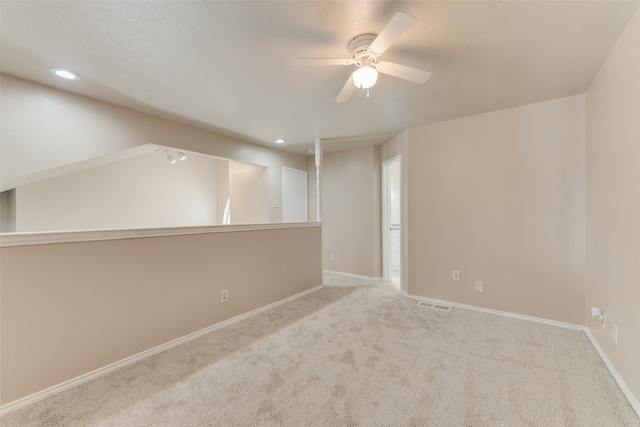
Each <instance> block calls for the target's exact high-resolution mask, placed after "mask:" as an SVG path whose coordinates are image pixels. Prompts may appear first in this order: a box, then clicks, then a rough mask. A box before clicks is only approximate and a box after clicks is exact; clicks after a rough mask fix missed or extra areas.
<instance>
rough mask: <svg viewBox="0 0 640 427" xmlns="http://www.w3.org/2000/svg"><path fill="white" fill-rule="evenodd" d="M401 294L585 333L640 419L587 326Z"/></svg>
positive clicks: (633, 400) (637, 408)
mask: <svg viewBox="0 0 640 427" xmlns="http://www.w3.org/2000/svg"><path fill="white" fill-rule="evenodd" d="M401 294H402V295H404V296H405V297H407V298H411V299H415V300H418V301H428V302H431V303H435V304H445V305H450V306H452V307H458V308H462V309H466V310H473V311H479V312H482V313H489V314H495V315H497V316H504V317H512V318H515V319H521V320H528V321H530V322H537V323H544V324H547V325H551V326H557V327H559V328H565V329H572V330H575V331H582V332H584V334H585V335H586V336H587V338H588V339H589V341H590V342H591V345H592V346H593V348H594V349H595V350H596V352H597V353H598V355H599V356H600V358H601V359H602V361H603V362H604V364H605V366H606V367H607V369H608V370H609V372H610V373H611V375H612V376H613V379H615V381H616V383H618V386H619V387H620V389H621V390H622V393H623V394H624V396H625V397H626V398H627V400H628V401H629V404H630V405H631V407H632V408H633V410H634V411H635V412H636V414H638V416H639V417H640V404H639V403H638V400H637V399H636V397H635V396H634V395H633V393H632V392H631V390H630V389H629V387H627V384H626V383H625V382H624V380H623V379H622V377H621V376H620V374H619V373H618V371H617V370H616V368H615V367H614V366H613V363H611V360H609V358H608V357H607V355H606V354H605V352H604V350H603V349H602V347H600V344H598V341H597V340H596V339H595V337H594V336H593V334H591V331H590V330H589V328H587V327H586V326H582V325H576V324H574V323H567V322H560V321H557V320H550V319H544V318H541V317H534V316H526V315H523V314H517V313H511V312H508V311H499V310H493V309H490V308H484V307H478V306H475V305H467V304H460V303H456V302H451V301H445V300H439V299H435V298H426V297H421V296H417V295H411V294H409V293H407V292H405V291H401Z"/></svg>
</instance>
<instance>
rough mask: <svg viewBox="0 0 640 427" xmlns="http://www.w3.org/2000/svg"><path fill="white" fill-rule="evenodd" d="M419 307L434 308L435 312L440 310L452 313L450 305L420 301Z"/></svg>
mask: <svg viewBox="0 0 640 427" xmlns="http://www.w3.org/2000/svg"><path fill="white" fill-rule="evenodd" d="M418 306H420V307H427V308H432V309H434V310H440V311H451V306H450V305H444V304H434V303H432V302H427V301H418Z"/></svg>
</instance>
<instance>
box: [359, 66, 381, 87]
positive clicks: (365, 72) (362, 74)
mask: <svg viewBox="0 0 640 427" xmlns="http://www.w3.org/2000/svg"><path fill="white" fill-rule="evenodd" d="M377 81H378V71H376V69H375V68H373V67H370V66H368V65H365V66H362V67H360V68H358V69H357V70H356V71H355V72H354V73H353V84H355V85H356V87H357V88H360V89H369V88H370V87H372V86H373V85H375V84H376V82H377Z"/></svg>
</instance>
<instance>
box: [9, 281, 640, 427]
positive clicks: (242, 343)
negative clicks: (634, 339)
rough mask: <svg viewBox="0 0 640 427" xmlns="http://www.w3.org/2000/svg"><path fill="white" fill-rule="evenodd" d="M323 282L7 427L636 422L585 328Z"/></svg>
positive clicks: (33, 409)
mask: <svg viewBox="0 0 640 427" xmlns="http://www.w3.org/2000/svg"><path fill="white" fill-rule="evenodd" d="M326 283H327V286H325V288H324V289H322V290H320V291H317V292H314V293H312V294H309V295H305V296H303V297H301V298H298V299H296V300H294V301H292V302H289V303H287V304H284V305H281V306H278V307H276V308H273V309H271V310H269V311H267V312H264V313H262V314H260V315H257V316H254V317H252V318H250V319H247V320H244V321H242V322H238V323H235V324H233V325H230V326H228V327H226V328H224V329H221V330H218V331H215V332H213V333H211V334H208V335H206V336H203V337H201V338H199V339H197V340H194V341H191V342H189V343H187V344H185V345H182V346H180V347H176V348H174V349H172V350H169V351H166V352H164V353H161V354H158V355H156V356H153V357H150V358H148V359H145V360H144V361H142V362H139V363H136V364H134V365H130V366H128V367H126V368H123V369H122V370H120V371H117V372H114V373H112V374H110V375H107V376H104V377H101V378H98V379H96V380H94V381H91V382H89V383H86V384H84V385H82V386H79V387H76V388H74V389H72V390H68V391H67V392H63V393H60V394H57V395H54V396H51V397H49V398H47V399H45V400H42V401H40V402H37V403H35V404H33V405H31V406H30V407H27V408H23V409H21V410H19V411H15V412H12V413H9V414H7V415H5V416H4V417H2V418H1V419H0V425H2V426H16V427H17V426H83V427H84V426H127V427H129V426H296V427H299V426H545V427H547V426H609V427H611V426H640V419H638V417H637V416H636V414H635V412H634V411H633V409H632V408H631V405H630V404H629V403H628V402H627V401H626V399H625V398H624V395H623V394H622V392H621V390H620V389H619V388H618V386H617V384H616V383H615V381H614V379H613V378H612V376H611V374H610V373H609V372H608V371H607V369H606V367H605V365H604V363H603V362H602V361H601V360H600V358H599V357H598V355H597V353H596V352H595V350H594V349H593V347H592V346H591V344H590V343H589V341H588V339H587V337H586V336H585V335H584V333H582V332H577V331H572V330H567V329H561V328H556V327H552V326H547V325H543V324H538V323H533V322H527V321H523V320H516V319H511V318H505V317H500V316H494V315H489V314H484V313H479V312H475V311H468V310H462V309H456V308H453V309H452V310H451V311H450V312H439V311H435V310H432V309H428V308H422V307H418V306H416V301H414V300H410V299H406V298H404V297H402V296H401V295H400V294H398V292H397V290H395V288H394V287H393V286H391V285H389V284H382V283H376V282H367V281H361V280H358V279H349V278H344V277H340V276H328V277H327V281H326Z"/></svg>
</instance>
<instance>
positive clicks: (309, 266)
mask: <svg viewBox="0 0 640 427" xmlns="http://www.w3.org/2000/svg"><path fill="white" fill-rule="evenodd" d="M320 238H321V228H320V227H319V226H309V227H303V228H279V229H275V230H259V231H241V232H221V233H210V234H198V235H178V236H169V237H153V238H139V239H126V240H108V241H95V242H82V243H61V244H49V245H36V246H20V247H4V248H2V249H0V256H1V258H2V271H1V273H0V280H1V282H2V295H1V298H0V304H1V306H0V316H1V317H0V323H1V328H2V330H1V333H2V346H1V349H0V352H1V353H0V358H1V360H2V377H1V383H0V392H1V393H0V395H1V398H2V402H1V403H2V404H4V403H7V402H11V401H13V400H15V399H18V398H21V397H23V396H27V395H29V394H32V393H34V392H37V391H40V390H43V389H45V388H47V387H50V386H53V385H56V384H59V383H61V382H63V381H66V380H69V379H71V378H74V377H76V376H78V375H81V374H84V373H86V372H90V371H92V370H95V369H97V368H101V367H103V366H106V365H108V364H110V363H113V362H116V361H119V360H121V359H123V358H126V357H128V356H131V355H134V354H137V353H139V352H141V351H144V350H147V349H149V348H153V347H155V346H157V345H160V344H164V343H166V342H169V341H171V340H173V339H176V338H179V337H182V336H184V335H187V334H189V333H191V332H194V331H197V330H200V329H202V328H205V327H208V326H210V325H213V324H216V323H219V322H221V321H223V320H226V319H229V318H232V317H234V316H237V315H240V314H242V313H246V312H248V311H250V310H253V309H256V308H259V307H263V306H265V305H267V304H270V303H272V302H275V301H278V300H281V299H284V298H286V297H289V296H291V295H294V294H296V293H299V292H302V291H305V290H307V289H311V288H313V287H315V286H318V285H321V284H322V266H321V248H320V247H321V243H320ZM283 265H286V266H287V268H282V266H283ZM222 289H228V290H229V301H228V302H227V303H224V304H221V303H220V302H219V301H220V291H221V290H222Z"/></svg>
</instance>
